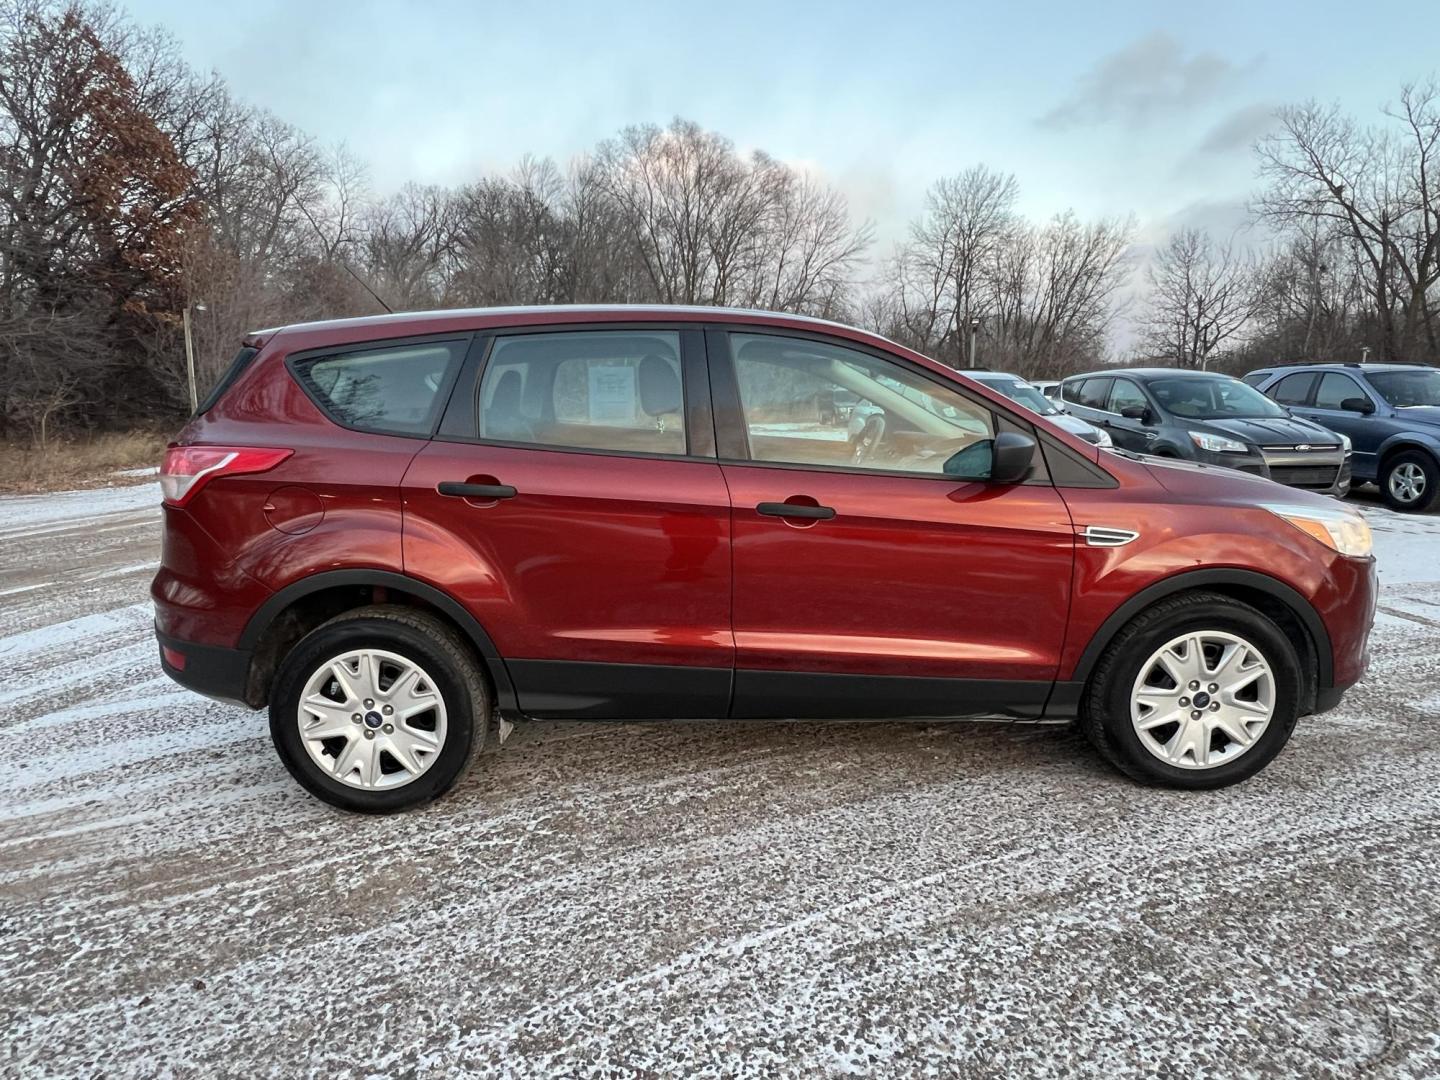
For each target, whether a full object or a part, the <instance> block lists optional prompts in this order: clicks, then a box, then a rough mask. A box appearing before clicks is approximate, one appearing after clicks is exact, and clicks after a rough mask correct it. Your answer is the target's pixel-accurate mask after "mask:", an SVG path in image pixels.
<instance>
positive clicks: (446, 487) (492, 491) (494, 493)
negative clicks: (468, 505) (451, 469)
mask: <svg viewBox="0 0 1440 1080" xmlns="http://www.w3.org/2000/svg"><path fill="white" fill-rule="evenodd" d="M435 490H436V491H438V492H439V493H440V494H441V495H453V496H454V497H455V498H457V499H513V498H514V497H515V489H514V488H513V487H512V486H511V485H509V484H466V483H463V482H462V481H459V480H442V481H441V482H440V483H439V484H437V485H436V486H435Z"/></svg>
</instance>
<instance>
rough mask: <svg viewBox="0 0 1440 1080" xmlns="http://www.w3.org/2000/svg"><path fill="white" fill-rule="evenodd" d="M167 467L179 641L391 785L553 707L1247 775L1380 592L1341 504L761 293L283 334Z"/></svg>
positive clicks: (550, 713) (1324, 676) (562, 711)
mask: <svg viewBox="0 0 1440 1080" xmlns="http://www.w3.org/2000/svg"><path fill="white" fill-rule="evenodd" d="M847 393H848V394H851V395H854V400H856V401H864V402H866V403H868V404H867V408H866V412H865V414H864V415H863V417H860V418H859V424H858V425H856V424H855V421H856V419H857V417H856V416H851V417H849V419H848V420H844V419H841V418H839V417H836V416H833V415H822V412H823V411H824V410H823V406H824V403H825V402H834V401H835V400H837V398H839V397H841V396H843V395H844V394H847ZM1262 400H1264V399H1263V398H1262ZM857 427H858V430H852V429H855V428H857ZM161 484H162V487H163V490H164V495H165V534H164V545H163V549H162V551H163V554H162V560H161V568H160V572H159V574H158V575H157V576H156V578H155V582H154V585H153V589H152V592H153V595H154V600H155V625H156V633H157V636H158V637H159V643H160V657H161V662H162V664H163V666H164V669H165V671H166V672H168V673H169V674H170V676H171V677H173V678H174V679H176V680H177V681H178V682H180V683H182V684H184V685H185V686H188V687H191V688H193V689H195V690H198V691H201V692H202V693H207V694H211V695H214V696H216V697H220V698H224V699H228V700H231V701H237V702H243V703H244V704H246V705H249V706H251V707H253V708H259V707H262V706H268V707H269V711H270V731H271V734H272V736H273V739H274V742H275V746H276V748H277V750H278V751H279V754H280V758H281V760H282V761H283V762H284V764H285V766H286V767H287V768H288V769H289V770H290V772H291V773H292V774H293V775H294V777H295V778H296V779H297V780H298V781H299V782H300V783H301V784H303V785H304V786H305V787H306V788H307V789H308V790H309V791H311V792H312V793H313V794H315V795H316V796H318V797H320V798H322V799H325V800H327V801H329V802H331V803H334V804H336V805H339V806H343V807H348V808H350V809H354V810H363V811H371V812H383V811H389V810H396V809H400V808H402V807H406V806H411V805H414V804H417V803H420V802H423V801H424V800H426V799H429V798H433V797H434V796H436V795H438V794H440V793H441V792H443V791H445V790H446V789H447V788H449V787H450V786H451V785H452V784H453V783H454V782H455V781H456V780H457V779H458V778H459V776H460V775H461V774H462V772H463V771H464V769H465V768H466V765H467V764H468V763H469V762H470V760H471V758H472V756H473V755H474V753H475V752H476V750H477V749H479V748H480V747H481V745H482V743H483V742H485V740H486V738H487V736H488V734H489V733H490V732H491V731H492V726H493V729H494V730H496V731H498V732H505V731H508V730H509V728H508V722H509V721H511V720H514V719H517V718H522V717H556V718H559V717H576V718H589V719H610V718H645V717H648V718H671V717H674V718H694V719H715V718H725V717H759V718H764V717H787V718H788V717H814V718H821V717H936V718H949V717H990V718H1002V719H1008V720H1018V721H1031V722H1067V721H1070V720H1073V719H1078V720H1079V721H1080V723H1081V725H1082V726H1083V728H1084V730H1085V731H1087V732H1088V734H1089V736H1090V738H1091V739H1092V740H1093V741H1094V743H1095V745H1096V746H1098V747H1099V749H1100V750H1101V752H1102V753H1103V754H1104V755H1105V756H1106V757H1107V758H1108V759H1109V760H1110V761H1112V762H1114V763H1115V764H1116V765H1117V766H1118V767H1119V768H1121V769H1123V770H1124V771H1125V772H1127V773H1128V774H1129V775H1131V776H1133V777H1136V778H1137V779H1140V780H1143V781H1146V782H1150V783H1162V784H1169V785H1173V786H1177V787H1187V788H1209V787H1219V786H1222V785H1225V784H1230V783H1234V782H1235V781H1238V780H1242V779H1244V778H1245V777H1247V776H1250V775H1252V774H1253V773H1255V772H1257V771H1259V770H1260V769H1261V768H1262V767H1264V765H1265V764H1266V763H1267V762H1268V761H1270V760H1271V759H1272V758H1273V757H1274V756H1275V755H1276V754H1277V753H1278V752H1279V750H1280V749H1281V747H1282V746H1283V745H1284V744H1285V742H1286V740H1287V739H1288V738H1289V736H1290V732H1291V730H1292V728H1293V727H1294V725H1295V722H1296V719H1297V717H1299V716H1302V715H1305V714H1308V713H1313V712H1319V711H1322V710H1324V709H1328V708H1330V707H1332V706H1333V705H1334V704H1335V703H1336V702H1337V701H1338V700H1339V698H1340V695H1341V694H1342V693H1343V692H1344V690H1345V689H1346V688H1347V687H1348V686H1350V685H1351V684H1352V683H1354V682H1355V681H1356V680H1357V679H1359V678H1360V677H1361V675H1362V673H1363V672H1364V670H1365V665H1366V661H1367V647H1366V641H1367V637H1368V634H1369V630H1370V623H1371V619H1372V615H1373V606H1374V599H1375V566H1374V560H1373V558H1372V557H1371V554H1370V534H1369V531H1368V529H1367V528H1366V525H1365V522H1364V519H1363V518H1361V517H1360V515H1359V514H1357V513H1355V512H1354V511H1353V510H1351V509H1349V508H1348V507H1345V506H1342V505H1338V504H1336V503H1335V502H1333V501H1332V500H1329V499H1322V498H1318V497H1316V496H1314V495H1309V494H1306V493H1305V492H1296V491H1285V490H1282V489H1280V488H1277V487H1276V486H1275V485H1273V484H1270V483H1266V482H1262V481H1260V480H1257V479H1255V478H1253V477H1247V476H1243V475H1241V474H1239V473H1235V472H1230V471H1226V470H1219V469H1205V468H1200V467H1196V466H1193V465H1190V464H1187V463H1184V462H1170V463H1166V462H1162V461H1159V460H1156V459H1144V460H1142V459H1140V458H1138V457H1134V456H1130V455H1123V454H1116V453H1110V452H1105V451H1101V450H1099V449H1098V448H1096V447H1095V446H1093V445H1091V444H1090V443H1087V442H1085V441H1084V440H1083V439H1079V438H1076V437H1075V436H1074V435H1072V434H1070V433H1068V432H1066V431H1064V430H1063V429H1062V428H1059V427H1057V426H1055V425H1053V424H1051V423H1050V422H1049V421H1048V420H1046V419H1045V418H1044V417H1040V416H1037V415H1036V414H1035V413H1033V412H1030V411H1029V410H1027V409H1024V408H1022V407H1021V406H1019V405H1017V404H1016V403H1015V402H1013V401H1011V400H1009V399H1008V398H1006V397H1005V396H1004V395H1002V394H998V393H995V392H993V391H992V390H990V389H988V388H986V387H984V386H981V385H977V384H976V383H974V382H971V381H969V380H968V379H966V378H964V377H963V376H962V375H960V374H958V373H956V372H955V371H952V370H950V369H949V368H947V367H945V366H944V365H942V364H938V363H935V362H934V361H931V360H927V359H926V358H924V357H922V356H919V355H917V354H915V353H913V352H909V351H907V350H905V349H903V348H901V347H900V346H898V345H895V344H893V343H890V342H887V341H885V340H883V339H881V338H877V337H875V336H873V335H871V334H867V333H864V332H863V331H860V330H855V329H851V328H849V327H845V326H839V325H836V324H834V323H826V322H820V321H816V320H812V319H804V318H799V317H794V316H785V315H774V314H767V313H761V312H736V311H721V310H715V309H708V308H534V309H525V308H516V309H501V310H488V311H487V310H482V311H452V312H432V313H427V314H417V315H397V316H390V317H381V318H372V319H355V320H347V321H341V322H331V323H315V324H310V325H303V326H291V327H286V328H283V329H279V330H267V331H263V332H261V333H257V334H254V335H252V336H251V337H249V338H248V339H246V341H245V343H244V348H243V349H242V350H241V352H240V353H239V355H238V356H237V357H236V359H235V362H234V364H233V365H232V367H231V369H230V371H229V372H228V373H227V375H226V377H225V378H224V380H223V381H222V383H221V385H220V387H219V388H218V390H217V391H216V392H215V393H214V394H213V395H212V400H211V401H208V402H207V403H206V404H205V406H204V407H202V409H201V411H200V413H199V415H197V416H196V417H195V418H194V419H193V420H192V421H191V422H190V424H189V425H188V426H187V427H186V428H185V429H184V431H183V432H181V434H180V436H179V438H178V440H177V441H176V442H175V444H173V446H172V447H171V449H170V450H169V452H168V453H167V454H166V457H165V464H164V467H163V469H162V474H161Z"/></svg>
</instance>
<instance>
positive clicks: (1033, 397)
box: [985, 380, 1060, 416]
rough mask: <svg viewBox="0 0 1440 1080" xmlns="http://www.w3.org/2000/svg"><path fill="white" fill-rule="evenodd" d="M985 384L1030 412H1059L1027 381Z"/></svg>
mask: <svg viewBox="0 0 1440 1080" xmlns="http://www.w3.org/2000/svg"><path fill="white" fill-rule="evenodd" d="M985 385H986V386H988V387H990V388H991V389H992V390H999V391H1000V393H1002V394H1004V395H1005V396H1006V397H1008V398H1009V399H1010V400H1011V401H1018V402H1019V403H1020V404H1021V405H1024V406H1025V407H1026V408H1027V409H1029V410H1030V411H1031V412H1037V413H1039V414H1040V415H1041V416H1055V415H1056V414H1057V413H1059V412H1060V410H1059V409H1057V408H1056V407H1055V403H1054V402H1052V401H1051V400H1050V399H1049V398H1047V397H1046V396H1045V395H1044V394H1042V393H1041V392H1040V391H1039V390H1036V389H1035V387H1033V386H1031V385H1030V384H1029V383H1023V382H999V381H998V380H997V381H996V382H986V383H985Z"/></svg>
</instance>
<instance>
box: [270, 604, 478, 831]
mask: <svg viewBox="0 0 1440 1080" xmlns="http://www.w3.org/2000/svg"><path fill="white" fill-rule="evenodd" d="M356 648H375V649H384V650H386V651H388V652H393V653H396V654H398V655H400V656H403V657H405V658H406V659H409V660H412V661H414V662H415V663H417V664H419V665H420V666H421V667H422V668H423V669H424V670H425V671H426V672H427V673H428V674H429V676H430V680H431V682H433V683H434V686H435V689H436V690H437V691H438V692H439V694H440V696H441V698H442V699H443V701H444V703H445V713H446V727H447V732H446V735H445V741H444V744H443V746H442V747H441V749H440V751H439V752H438V754H437V755H436V758H435V760H434V761H433V762H431V763H430V764H429V765H428V766H427V767H425V768H424V770H423V771H422V772H420V775H419V776H418V777H416V778H415V779H414V780H412V781H410V782H409V783H408V784H404V785H403V786H400V787H395V788H388V789H383V790H367V789H364V788H358V787H352V786H350V785H348V784H344V783H341V782H340V781H339V780H336V779H335V778H334V777H332V776H330V775H327V774H326V772H325V771H324V770H323V769H321V768H320V767H319V766H318V765H316V764H315V762H314V761H312V760H311V759H310V755H309V754H308V753H307V752H306V750H305V747H304V745H303V742H302V740H301V737H300V727H299V724H298V723H297V719H296V718H297V715H298V710H299V703H300V695H301V693H302V692H303V691H304V688H305V684H306V682H307V681H308V680H309V678H310V676H311V675H312V674H313V673H314V672H315V671H316V669H317V668H319V667H320V665H321V664H323V663H325V662H326V661H328V660H330V659H332V658H333V657H335V656H337V655H339V654H340V653H343V652H345V651H346V650H348V649H356ZM489 716H490V694H489V691H488V690H487V688H486V685H485V679H484V677H483V676H482V674H481V672H480V669H479V666H478V665H477V663H476V661H475V658H474V655H473V654H472V653H471V651H470V650H469V648H468V647H467V646H466V644H465V642H464V641H463V640H462V639H461V638H460V636H459V635H458V634H456V633H455V632H454V631H453V630H452V629H451V628H450V627H449V626H447V625H446V624H445V623H443V622H441V621H440V620H439V619H436V618H434V617H432V616H430V615H427V614H425V613H424V612H419V611H414V610H412V609H410V608H404V607H398V606H386V605H375V606H372V607H364V608H358V609H356V610H355V611H349V612H346V613H345V614H343V615H339V616H337V617H336V618H333V619H331V620H330V621H329V622H327V623H324V624H323V625H321V626H319V627H317V628H316V629H314V630H312V631H311V632H310V633H309V634H307V635H306V636H305V637H304V638H302V639H301V640H300V641H299V642H298V643H297V644H296V645H295V647H294V648H292V649H291V650H290V652H289V654H288V655H287V656H286V657H285V659H284V661H283V662H282V663H281V665H280V670H279V672H278V673H277V674H276V677H275V682H274V686H273V689H272V691H271V695H270V737H271V739H272V740H273V741H274V743H275V749H276V751H277V752H278V753H279V754H280V760H281V761H282V762H283V763H284V765H285V768H286V769H288V770H289V772H290V775H291V776H293V777H294V778H295V779H296V780H297V781H299V783H300V785H301V786H302V787H304V788H305V790H306V791H308V792H310V794H312V795H314V796H315V797H316V798H317V799H321V800H323V801H324V802H327V803H329V804H330V805H332V806H338V807H340V808H341V809H343V810H353V811H356V812H358V813H362V814H389V813H394V812H395V811H397V810H408V809H411V808H413V807H416V806H420V805H422V804H424V803H427V802H429V801H430V800H432V799H435V798H438V797H439V796H440V795H443V794H444V793H445V792H446V791H448V790H449V789H450V788H451V787H453V786H454V784H455V782H456V781H457V780H459V779H460V777H462V776H463V775H464V774H465V771H466V769H468V768H469V766H470V762H471V761H472V760H474V757H475V755H476V754H477V753H478V752H479V751H480V749H481V747H482V745H483V744H484V741H485V733H486V729H487V727H488V720H489ZM387 730H388V729H387Z"/></svg>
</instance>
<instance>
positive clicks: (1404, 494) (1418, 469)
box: [1380, 450, 1440, 511]
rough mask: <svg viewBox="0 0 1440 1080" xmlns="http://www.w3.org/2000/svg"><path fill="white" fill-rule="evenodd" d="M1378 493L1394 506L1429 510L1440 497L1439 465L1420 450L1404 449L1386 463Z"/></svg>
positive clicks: (1402, 508) (1401, 508)
mask: <svg viewBox="0 0 1440 1080" xmlns="http://www.w3.org/2000/svg"><path fill="white" fill-rule="evenodd" d="M1380 495H1381V497H1382V498H1384V500H1385V502H1386V503H1387V504H1388V505H1390V506H1392V507H1394V508H1395V509H1396V510H1413V511H1422V510H1429V509H1430V508H1431V507H1432V506H1434V505H1435V500H1436V498H1437V497H1440V465H1437V464H1436V461H1435V459H1434V458H1432V457H1431V456H1430V455H1429V454H1427V453H1425V452H1424V451H1421V450H1405V451H1403V452H1401V453H1399V454H1396V455H1395V456H1394V457H1392V458H1391V459H1390V460H1389V461H1387V462H1386V463H1385V468H1384V469H1383V470H1382V472H1381V476H1380Z"/></svg>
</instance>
